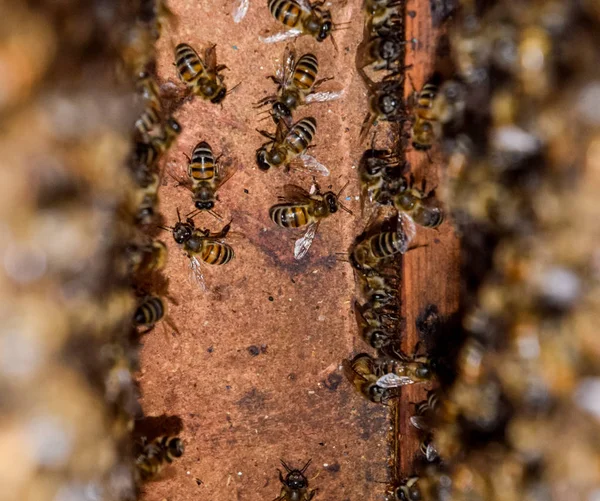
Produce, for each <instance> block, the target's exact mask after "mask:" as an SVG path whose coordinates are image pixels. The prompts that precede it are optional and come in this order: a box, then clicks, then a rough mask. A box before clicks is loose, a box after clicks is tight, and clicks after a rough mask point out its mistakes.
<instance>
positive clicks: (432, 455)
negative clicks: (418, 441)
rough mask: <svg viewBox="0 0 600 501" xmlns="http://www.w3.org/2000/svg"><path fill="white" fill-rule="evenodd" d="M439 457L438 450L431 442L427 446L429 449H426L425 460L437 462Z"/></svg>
mask: <svg viewBox="0 0 600 501" xmlns="http://www.w3.org/2000/svg"><path fill="white" fill-rule="evenodd" d="M438 456H439V454H438V451H437V449H436V448H435V445H434V444H433V443H432V442H429V443H428V444H427V448H426V449H425V458H426V459H427V461H429V462H430V463H431V462H433V461H435V460H436V459H437V458H438Z"/></svg>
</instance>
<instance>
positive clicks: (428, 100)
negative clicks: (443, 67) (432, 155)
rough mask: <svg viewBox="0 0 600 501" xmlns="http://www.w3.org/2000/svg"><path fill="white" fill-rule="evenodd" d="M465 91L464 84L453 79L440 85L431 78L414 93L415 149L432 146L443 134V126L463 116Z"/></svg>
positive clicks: (427, 148) (426, 148)
mask: <svg viewBox="0 0 600 501" xmlns="http://www.w3.org/2000/svg"><path fill="white" fill-rule="evenodd" d="M411 85H412V80H411ZM413 89H414V85H413ZM465 92H466V91H465V88H464V86H463V84H461V83H459V82H457V81H453V80H450V81H448V82H445V83H444V84H443V85H442V87H441V88H439V89H438V86H437V85H436V84H435V83H434V82H433V81H431V82H428V83H426V84H425V85H424V86H423V88H422V89H421V90H420V91H419V92H416V91H415V92H414V93H413V97H412V101H413V105H412V112H413V118H412V120H413V124H412V145H413V148H414V149H415V150H418V151H428V150H430V149H431V147H432V146H433V142H434V141H435V139H436V138H438V137H440V136H441V134H442V126H443V125H444V124H447V123H448V122H450V121H452V120H459V119H460V118H461V116H462V112H463V111H464V107H465Z"/></svg>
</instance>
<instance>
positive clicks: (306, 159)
mask: <svg viewBox="0 0 600 501" xmlns="http://www.w3.org/2000/svg"><path fill="white" fill-rule="evenodd" d="M298 158H299V159H300V160H301V161H302V164H303V165H304V167H305V168H306V169H307V170H310V171H312V172H316V173H317V174H321V175H322V176H329V169H328V168H327V167H325V166H324V165H323V164H322V163H320V162H319V161H318V160H317V159H316V158H315V157H313V156H311V155H306V154H302V155H300V156H299V157H298Z"/></svg>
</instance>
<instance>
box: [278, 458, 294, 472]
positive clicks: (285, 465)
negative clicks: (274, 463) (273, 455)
mask: <svg viewBox="0 0 600 501" xmlns="http://www.w3.org/2000/svg"><path fill="white" fill-rule="evenodd" d="M279 462H280V463H281V466H283V467H284V468H285V471H287V472H288V473H289V472H290V471H292V470H291V468H290V467H289V466H288V465H287V464H286V462H285V461H284V460H283V459H280V460H279Z"/></svg>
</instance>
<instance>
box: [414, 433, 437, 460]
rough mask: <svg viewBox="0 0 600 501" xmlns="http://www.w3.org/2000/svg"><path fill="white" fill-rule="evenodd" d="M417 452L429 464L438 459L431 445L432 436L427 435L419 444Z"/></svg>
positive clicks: (432, 444)
mask: <svg viewBox="0 0 600 501" xmlns="http://www.w3.org/2000/svg"><path fill="white" fill-rule="evenodd" d="M419 452H420V453H421V454H423V456H425V459H427V461H429V462H430V463H432V462H434V461H435V460H437V459H439V457H440V456H439V454H438V451H437V449H436V448H435V444H434V443H433V435H432V434H431V433H429V434H428V435H427V437H426V438H425V439H424V440H422V441H421V443H420V444H419Z"/></svg>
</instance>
